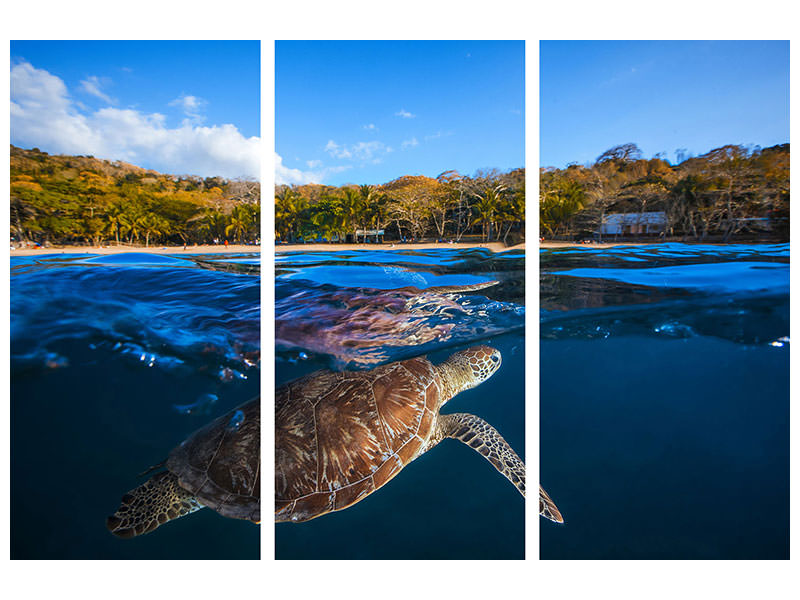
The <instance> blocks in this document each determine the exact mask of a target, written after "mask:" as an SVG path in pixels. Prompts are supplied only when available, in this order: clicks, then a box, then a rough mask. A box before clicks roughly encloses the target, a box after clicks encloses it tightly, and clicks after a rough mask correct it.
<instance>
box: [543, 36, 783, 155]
mask: <svg viewBox="0 0 800 600" xmlns="http://www.w3.org/2000/svg"><path fill="white" fill-rule="evenodd" d="M788 141H789V43H788V42H780V41H777V42H776V41H750V42H745V41H740V42H730V41H699V42H684V41H648V42H611V41H606V42H603V41H587V42H581V41H570V42H548V41H544V42H541V44H540V153H541V156H540V163H541V165H542V166H555V167H564V166H566V165H567V164H568V163H570V162H577V163H580V164H584V163H586V162H593V161H594V160H595V159H597V157H598V156H600V154H602V153H603V152H604V151H605V150H607V149H609V148H611V147H613V146H616V145H619V144H624V143H628V142H633V143H635V144H637V145H638V146H639V148H641V150H642V152H643V154H644V155H645V157H648V158H649V157H652V156H653V155H655V154H656V153H658V152H664V153H666V155H667V159H668V160H669V161H670V162H675V159H676V154H675V151H676V150H677V149H679V148H685V149H686V150H688V153H689V154H691V155H694V156H697V155H700V154H703V153H705V152H708V151H709V150H712V149H714V148H718V147H720V146H723V145H725V144H743V145H749V144H755V145H759V146H762V147H767V146H771V145H774V144H781V143H786V142H788Z"/></svg>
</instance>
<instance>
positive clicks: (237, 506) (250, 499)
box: [166, 398, 261, 523]
mask: <svg viewBox="0 0 800 600" xmlns="http://www.w3.org/2000/svg"><path fill="white" fill-rule="evenodd" d="M260 404H261V403H260V400H259V398H255V399H254V400H250V401H249V402H247V403H246V404H243V405H241V406H239V407H238V408H235V409H233V410H232V411H230V412H228V413H227V414H224V415H222V416H221V417H219V418H217V419H215V420H214V421H212V422H211V423H209V424H208V425H206V426H205V427H203V428H202V429H198V430H197V431H196V432H194V433H193V434H192V435H191V436H190V437H189V438H188V439H186V441H184V442H183V443H181V445H180V446H178V447H177V448H175V449H174V450H173V451H172V452H171V453H170V455H169V458H168V459H167V462H166V467H167V469H168V470H169V471H171V472H172V473H174V474H175V475H176V476H177V477H178V482H179V483H180V485H181V487H183V488H184V489H186V490H188V491H189V492H191V493H192V494H194V495H195V496H196V497H197V499H198V500H199V501H200V502H201V503H202V504H204V505H205V506H207V507H209V508H212V509H214V510H216V511H217V512H218V513H220V514H221V515H223V516H225V517H230V518H233V519H247V520H250V521H254V522H256V523H257V522H260V521H261V509H260V499H261V452H260V444H261V439H260V438H261V408H260Z"/></svg>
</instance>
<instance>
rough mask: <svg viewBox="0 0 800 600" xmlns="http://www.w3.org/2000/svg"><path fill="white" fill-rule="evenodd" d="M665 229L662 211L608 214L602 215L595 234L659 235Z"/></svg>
mask: <svg viewBox="0 0 800 600" xmlns="http://www.w3.org/2000/svg"><path fill="white" fill-rule="evenodd" d="M666 228H667V215H666V213H665V212H664V211H653V212H635V213H609V214H607V215H603V219H602V222H601V223H600V228H599V229H598V231H597V233H598V234H599V235H601V236H603V235H616V236H626V235H661V234H663V233H664V232H665V230H666Z"/></svg>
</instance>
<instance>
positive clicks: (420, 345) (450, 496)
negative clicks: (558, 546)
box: [275, 250, 525, 559]
mask: <svg viewBox="0 0 800 600" xmlns="http://www.w3.org/2000/svg"><path fill="white" fill-rule="evenodd" d="M276 270H277V278H276V284H275V285H276V287H275V303H276V385H281V384H282V383H286V382H288V381H290V380H292V379H295V378H297V377H300V376H302V375H305V374H307V373H310V372H313V371H315V370H318V369H322V368H328V369H334V370H344V369H351V370H352V369H360V370H364V369H373V368H375V367H376V366H378V365H381V364H385V363H388V362H393V361H396V360H403V359H406V358H411V357H413V356H419V355H427V357H428V359H429V360H431V361H432V362H434V363H439V362H442V361H444V360H445V359H446V358H447V357H449V356H450V355H451V354H452V353H454V352H456V351H458V350H461V349H464V348H467V347H469V346H472V345H476V344H487V345H490V346H493V347H495V348H497V349H498V350H500V352H501V353H502V356H503V363H502V366H501V367H500V369H499V370H498V372H497V373H495V374H494V375H493V376H492V378H491V379H489V380H488V381H486V382H484V383H483V384H481V385H480V386H478V387H476V388H474V389H472V390H469V391H466V392H462V393H461V394H459V395H458V396H456V397H455V398H454V399H453V400H451V401H450V402H449V403H448V404H447V405H446V406H445V407H444V409H443V412H469V413H473V414H476V415H478V416H480V417H482V418H484V419H486V420H487V421H488V422H489V423H491V424H492V425H494V426H495V427H496V428H497V429H498V430H499V431H500V433H501V434H502V435H503V436H504V437H505V438H506V440H507V441H508V442H509V443H510V444H511V445H512V447H514V449H515V450H516V451H517V453H518V454H519V455H520V456H521V457H522V458H523V459H524V457H525V439H524V432H525V420H524V416H525V414H524V404H525V396H524V375H525V360H524V359H525V356H524V311H525V306H524V257H523V255H522V254H521V253H502V254H492V253H490V252H488V251H484V250H470V251H457V250H433V251H354V252H336V253H327V252H325V253H320V252H314V253H298V252H291V253H281V254H278V256H277V257H276ZM489 282H497V283H496V284H494V285H491V286H490V287H486V288H483V289H479V290H474V291H469V292H463V293H447V291H446V290H443V289H442V286H452V285H473V284H481V283H489ZM478 540H479V542H478ZM275 545H276V557H277V558H279V559H296V558H341V559H347V558H360V559H378V558H381V559H382V558H386V559H406V558H408V559H411V558H444V559H447V558H452V559H455V558H505V559H510V558H523V557H524V499H523V498H522V497H521V496H520V494H519V492H517V490H516V488H514V486H513V485H512V484H511V483H509V482H508V481H507V480H506V479H505V478H504V477H503V476H502V475H500V474H499V473H497V471H496V470H495V469H494V467H492V465H491V464H489V463H488V462H487V461H486V460H485V459H484V458H483V457H482V456H480V455H479V454H478V453H476V452H475V451H474V450H471V449H470V448H468V447H467V446H465V445H464V444H462V443H461V442H458V441H456V440H444V441H443V442H441V443H440V444H439V445H438V446H436V447H435V448H434V449H432V450H431V451H430V452H428V453H426V454H424V455H423V456H421V457H420V458H418V459H417V460H415V461H414V462H413V463H412V464H410V465H408V466H407V467H406V468H405V469H404V470H403V471H402V472H401V473H400V474H399V475H398V476H397V477H395V478H394V479H393V480H391V481H390V482H389V483H387V484H386V485H385V486H384V487H382V488H381V489H379V490H377V491H376V492H375V493H373V494H371V495H370V496H368V497H367V498H366V499H364V500H362V501H361V502H359V503H357V504H355V505H353V506H351V507H350V508H347V509H345V510H343V511H339V512H334V513H330V514H327V515H324V516H322V517H319V518H318V519H314V520H311V521H308V522H305V523H299V524H296V523H278V524H276V527H275Z"/></svg>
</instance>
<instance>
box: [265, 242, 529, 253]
mask: <svg viewBox="0 0 800 600" xmlns="http://www.w3.org/2000/svg"><path fill="white" fill-rule="evenodd" d="M446 248H453V249H459V250H464V249H470V248H485V249H487V250H491V251H492V252H505V251H506V250H525V242H522V243H521V244H517V245H515V246H506V245H505V244H503V242H484V243H476V242H460V243H453V244H450V243H439V242H420V243H412V244H398V243H391V242H387V243H384V244H316V243H315V244H276V245H275V252H276V253H277V252H337V251H342V250H344V251H348V252H350V251H353V250H439V249H446Z"/></svg>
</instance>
